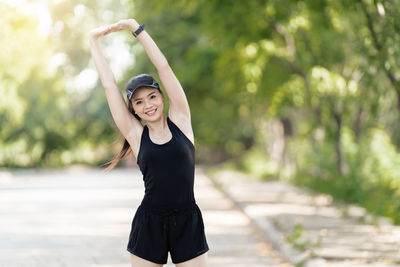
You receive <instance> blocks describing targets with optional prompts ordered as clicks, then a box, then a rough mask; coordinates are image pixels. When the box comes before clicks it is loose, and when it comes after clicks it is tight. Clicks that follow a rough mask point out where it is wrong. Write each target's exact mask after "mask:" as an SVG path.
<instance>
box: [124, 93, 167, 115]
mask: <svg viewBox="0 0 400 267" xmlns="http://www.w3.org/2000/svg"><path fill="white" fill-rule="evenodd" d="M131 101H132V107H133V110H134V111H135V113H136V114H137V115H138V116H139V117H140V118H142V119H143V120H145V121H156V120H158V119H159V118H160V117H161V116H162V114H163V110H164V97H163V95H162V94H161V93H160V91H158V89H156V88H152V87H142V88H139V89H138V90H136V91H135V93H134V94H133V96H132V98H131Z"/></svg>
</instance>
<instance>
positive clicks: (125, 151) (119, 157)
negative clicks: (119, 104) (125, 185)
mask: <svg viewBox="0 0 400 267" xmlns="http://www.w3.org/2000/svg"><path fill="white" fill-rule="evenodd" d="M157 90H158V91H159V92H160V94H161V95H162V96H163V97H164V95H163V93H162V91H161V90H160V89H158V88H157ZM127 101H128V103H127V105H128V110H129V113H131V114H132V115H133V116H135V118H136V119H137V120H138V121H139V122H140V123H142V119H141V118H140V117H139V116H138V115H137V114H136V113H135V111H134V109H133V106H132V101H131V100H129V99H127ZM130 153H132V148H131V146H130V144H129V142H128V141H127V140H126V138H125V139H124V144H123V145H122V149H121V151H120V152H119V153H118V154H117V156H115V157H114V159H112V160H110V161H108V162H106V163H104V164H103V165H101V166H104V165H107V164H109V165H108V166H107V167H106V168H105V169H104V170H103V172H109V171H111V170H112V169H114V167H115V166H117V165H118V163H119V162H120V161H121V160H123V159H124V158H125V157H126V156H128V155H129V154H130Z"/></svg>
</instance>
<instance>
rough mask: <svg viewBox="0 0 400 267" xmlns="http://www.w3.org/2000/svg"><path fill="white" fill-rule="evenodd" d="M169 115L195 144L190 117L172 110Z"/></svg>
mask: <svg viewBox="0 0 400 267" xmlns="http://www.w3.org/2000/svg"><path fill="white" fill-rule="evenodd" d="M168 117H169V119H170V121H171V122H173V123H174V124H175V126H176V127H178V128H179V130H180V131H181V132H182V133H183V134H185V136H186V137H187V138H188V139H189V140H190V141H191V142H192V144H194V133H193V128H192V122H191V120H190V118H187V117H186V116H184V115H180V114H173V113H171V112H170V113H169V115H168Z"/></svg>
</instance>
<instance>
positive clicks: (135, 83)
mask: <svg viewBox="0 0 400 267" xmlns="http://www.w3.org/2000/svg"><path fill="white" fill-rule="evenodd" d="M140 87H153V88H157V89H158V90H160V86H159V85H158V83H157V82H156V80H154V78H153V77H152V76H151V75H149V74H139V75H137V76H134V77H132V78H131V79H130V80H129V82H128V84H127V86H126V96H127V98H128V100H131V98H132V96H133V93H134V92H135V91H136V89H138V88H140Z"/></svg>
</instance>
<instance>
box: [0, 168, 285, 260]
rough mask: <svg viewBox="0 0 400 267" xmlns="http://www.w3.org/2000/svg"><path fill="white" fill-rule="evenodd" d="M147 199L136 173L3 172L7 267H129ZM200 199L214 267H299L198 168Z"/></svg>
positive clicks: (0, 207)
mask: <svg viewBox="0 0 400 267" xmlns="http://www.w3.org/2000/svg"><path fill="white" fill-rule="evenodd" d="M143 194H144V187H143V181H142V176H141V173H140V171H139V170H138V169H137V168H127V169H115V170H113V171H111V172H110V173H108V174H103V173H102V172H101V171H100V170H95V169H81V168H72V169H68V170H55V171H35V170H27V171H16V172H13V173H8V172H0V216H1V217H0V218H1V219H0V266H7V267H17V266H19V267H20V266H24V267H25V266H29V267H30V266H32V267H42V266H43V267H44V266H46V267H50V266H51V267H57V266H71V267H81V266H82V267H95V266H96V267H129V266H130V257H129V253H128V252H127V251H126V245H127V241H128V236H129V231H130V226H131V221H132V218H133V215H134V213H135V211H136V208H137V206H138V205H139V203H140V201H141V199H142V197H143ZM195 197H196V199H197V202H198V205H199V207H200V209H201V210H202V212H203V217H204V221H205V231H206V235H207V241H208V243H209V246H210V251H209V263H210V264H209V266H231V267H236V266H237V267H239V266H252V267H261V266H292V265H290V264H289V263H287V262H286V261H285V260H283V258H282V257H281V256H280V254H279V253H278V252H277V251H276V250H274V249H272V248H271V247H270V246H269V245H268V244H267V243H265V240H264V239H263V238H262V237H261V236H262V235H260V234H259V233H258V232H257V230H255V228H254V227H252V224H251V221H250V220H249V219H248V217H246V216H245V214H244V213H243V212H242V211H241V210H239V209H237V207H236V206H235V205H234V203H233V202H232V201H231V200H230V199H229V198H227V197H226V196H225V195H224V194H222V193H221V192H220V191H219V190H217V189H216V188H215V186H214V184H213V183H212V182H211V181H210V180H209V178H207V177H206V176H205V175H204V174H203V172H202V170H201V169H199V168H197V169H196V179H195ZM167 266H174V265H173V264H172V263H171V260H170V258H168V264H167Z"/></svg>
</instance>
